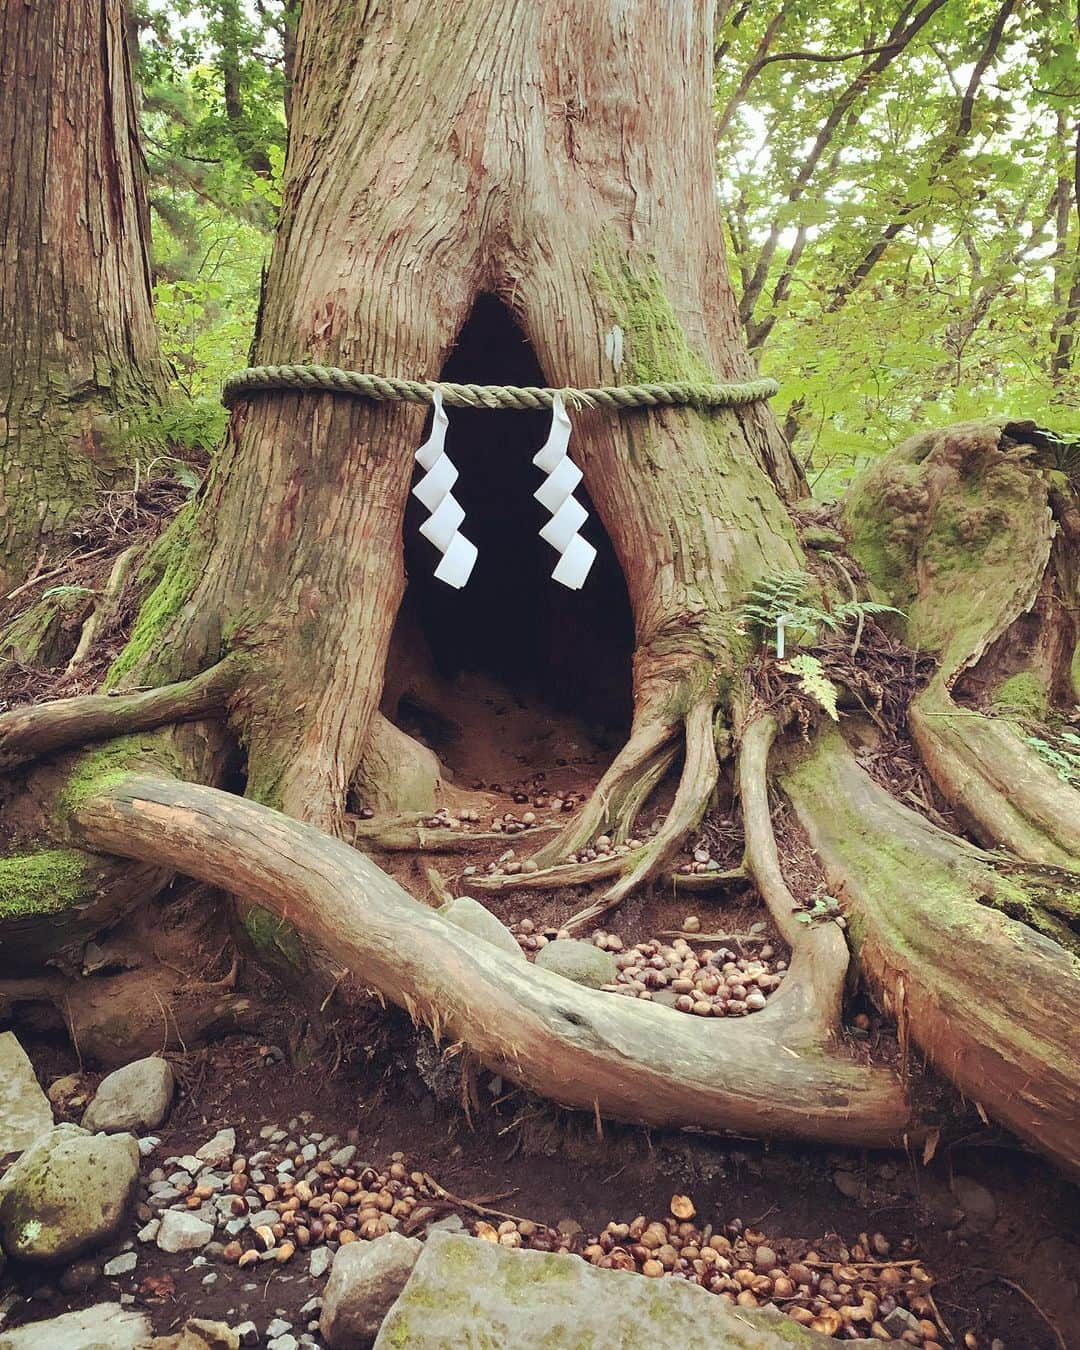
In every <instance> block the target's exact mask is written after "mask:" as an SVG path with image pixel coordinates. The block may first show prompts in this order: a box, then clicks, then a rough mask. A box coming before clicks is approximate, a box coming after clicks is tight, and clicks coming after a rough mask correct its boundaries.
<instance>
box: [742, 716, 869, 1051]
mask: <svg viewBox="0 0 1080 1350" xmlns="http://www.w3.org/2000/svg"><path fill="white" fill-rule="evenodd" d="M776 730H777V727H776V720H775V718H774V717H773V716H772V715H771V714H766V715H765V716H764V717H760V718H757V719H755V720H754V721H752V722H751V723H750V724H749V725H748V726H747V727H746V729H745V731H744V732H743V738H742V745H741V747H740V751H739V795H740V797H741V798H742V815H743V831H744V837H745V841H746V845H745V847H746V855H745V856H746V867H747V870H748V871H749V872H750V875H751V876H752V877H753V878H754V881H755V882H756V883H757V887H758V890H759V891H760V893H761V898H762V899H763V900H764V901H765V904H766V906H767V907H768V910H769V913H770V915H771V916H772V921H773V923H774V924H775V925H776V928H777V931H778V932H779V933H780V936H781V937H782V938H783V939H784V941H785V942H786V943H787V944H788V946H789V947H790V948H791V950H792V952H796V951H802V952H806V953H807V954H808V955H810V956H811V957H812V959H811V960H810V961H809V962H808V968H809V970H810V971H811V972H812V975H813V983H814V994H815V997H814V1001H813V1006H814V1009H815V1011H816V1012H817V1014H818V1017H819V1019H820V1020H819V1024H818V1025H819V1029H820V1031H821V1032H822V1033H825V1032H827V1031H829V1030H830V1029H832V1028H835V1027H836V1026H838V1025H839V1022H840V1010H841V1007H842V1005H843V998H844V980H845V979H846V977H847V969H848V959H849V958H848V949H847V943H846V941H845V940H844V934H843V933H842V932H841V930H840V928H839V927H838V926H837V925H836V924H835V923H824V924H810V925H807V924H803V923H800V922H799V920H798V919H797V918H796V911H797V910H799V909H800V908H801V906H800V905H799V904H798V902H797V901H796V899H795V897H794V896H793V895H792V894H791V891H790V890H789V889H788V885H787V882H786V881H785V880H784V874H783V872H782V871H781V870H780V855H779V853H778V852H777V848H776V836H775V834H774V833H773V827H772V817H771V813H770V811H769V786H768V764H769V751H770V750H771V748H772V744H773V741H774V739H775V738H776Z"/></svg>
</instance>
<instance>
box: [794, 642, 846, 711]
mask: <svg viewBox="0 0 1080 1350" xmlns="http://www.w3.org/2000/svg"><path fill="white" fill-rule="evenodd" d="M780 669H781V670H786V671H787V673H788V674H789V675H794V676H795V677H796V678H797V679H798V681H799V688H800V689H801V690H802V691H803V693H804V694H807V695H809V697H810V698H812V699H813V700H814V702H815V703H818V704H820V705H821V707H822V708H824V709H825V711H826V712H827V713H828V714H829V716H830V717H831V718H832V720H833V721H834V722H839V720H840V714H839V713H838V712H837V710H836V700H837V698H838V696H839V693H840V691H839V689H837V687H836V685H835V684H833V682H832V680H830V679H829V677H828V675H826V674H825V667H824V666H823V665H822V664H821V662H820V661H819V660H818V658H817V657H816V656H811V655H810V653H809V652H800V653H799V655H798V656H793V657H792V658H791V660H790V661H784V662H782V663H781V666H780Z"/></svg>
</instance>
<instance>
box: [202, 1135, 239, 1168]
mask: <svg viewBox="0 0 1080 1350" xmlns="http://www.w3.org/2000/svg"><path fill="white" fill-rule="evenodd" d="M235 1152H236V1131H235V1130H232V1129H229V1130H218V1132H217V1134H215V1135H214V1137H213V1139H208V1140H207V1141H206V1143H205V1144H203V1146H202V1148H197V1149H196V1150H195V1156H196V1158H201V1159H202V1161H203V1162H205V1163H209V1164H210V1166H211V1167H224V1165H225V1164H226V1163H229V1162H232V1156H233V1154H234V1153H235Z"/></svg>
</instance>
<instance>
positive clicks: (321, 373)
mask: <svg viewBox="0 0 1080 1350" xmlns="http://www.w3.org/2000/svg"><path fill="white" fill-rule="evenodd" d="M779 388H780V386H779V385H778V384H777V383H776V381H775V380H749V381H747V382H746V383H743V384H705V383H697V382H689V381H686V382H680V381H675V382H672V383H666V384H616V385H604V386H601V387H600V388H597V389H538V388H536V387H535V386H531V385H525V386H519V385H513V384H448V383H445V382H443V381H436V380H429V381H420V380H396V379H391V378H389V377H387V376H384V375H369V374H365V373H364V372H362V371H358V370H339V369H338V368H337V367H336V366H304V365H296V366H249V367H248V368H247V369H246V370H238V371H237V372H236V373H235V374H233V375H230V376H229V378H228V379H227V380H226V381H225V384H224V387H223V389H222V393H221V401H222V403H224V404H225V406H226V407H227V408H231V407H232V406H233V404H234V403H237V402H239V401H240V400H241V399H245V398H249V397H250V396H251V395H252V394H259V393H267V392H269V391H270V390H274V389H295V390H298V391H300V392H301V393H324V392H325V393H331V394H351V395H352V396H353V397H355V398H370V399H374V400H376V401H377V402H380V403H387V402H404V403H430V402H431V401H432V398H433V395H434V392H435V390H436V389H440V390H442V396H443V401H444V402H445V403H446V404H447V406H448V407H451V408H518V409H530V408H550V407H551V406H552V403H553V400H554V398H555V395H556V394H562V396H563V398H564V399H565V400H566V402H567V403H569V404H570V405H571V406H574V405H577V406H579V407H600V408H616V409H619V410H622V409H624V408H657V407H678V406H690V407H698V408H734V407H740V406H742V405H743V404H747V403H758V402H761V401H762V400H763V399H767V398H771V397H772V396H773V394H775V393H776V392H777V390H778V389H779Z"/></svg>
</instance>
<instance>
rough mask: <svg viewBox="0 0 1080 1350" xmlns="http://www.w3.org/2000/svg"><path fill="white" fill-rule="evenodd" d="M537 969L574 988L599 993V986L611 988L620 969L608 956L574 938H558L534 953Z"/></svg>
mask: <svg viewBox="0 0 1080 1350" xmlns="http://www.w3.org/2000/svg"><path fill="white" fill-rule="evenodd" d="M536 965H537V966H539V968H540V969H541V970H550V971H553V972H554V974H556V975H562V976H563V977H564V978H565V979H567V980H573V981H574V983H575V984H583V985H585V986H586V987H587V988H589V989H599V988H600V986H601V985H602V984H614V983H615V976H616V975H617V974H618V973H619V968H618V966H617V965H616V964H615V958H614V956H612V954H611V953H610V952H602V951H601V950H600V948H599V947H594V946H593V945H592V943H591V942H580V941H578V940H577V939H576V938H557V939H556V940H555V941H554V942H549V943H548V945H547V946H546V947H541V948H540V950H539V951H538V952H537V953H536Z"/></svg>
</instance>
